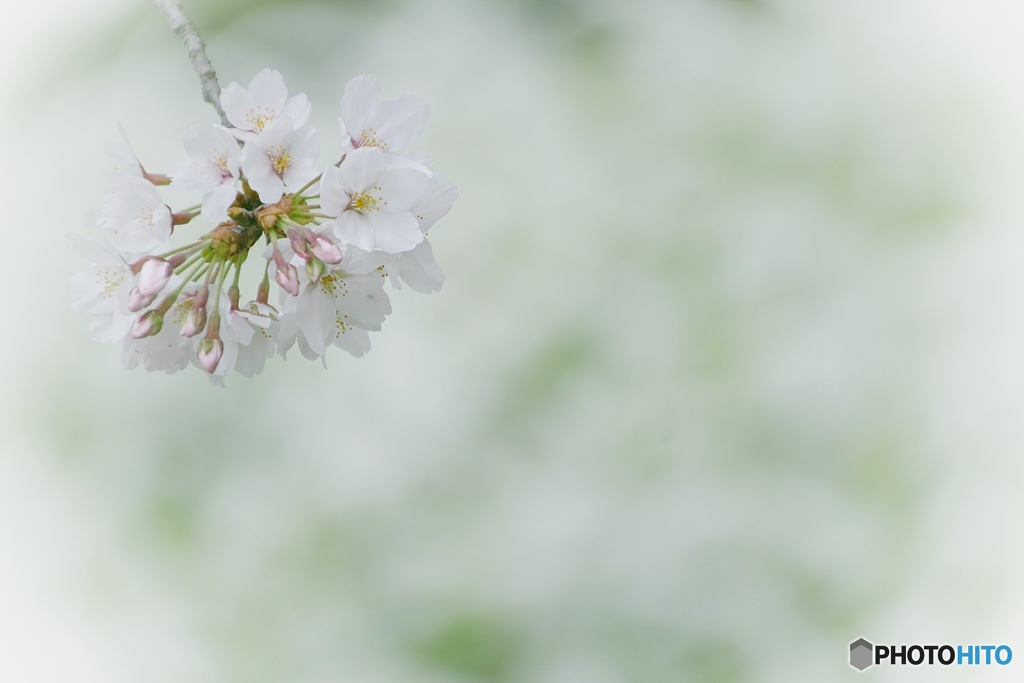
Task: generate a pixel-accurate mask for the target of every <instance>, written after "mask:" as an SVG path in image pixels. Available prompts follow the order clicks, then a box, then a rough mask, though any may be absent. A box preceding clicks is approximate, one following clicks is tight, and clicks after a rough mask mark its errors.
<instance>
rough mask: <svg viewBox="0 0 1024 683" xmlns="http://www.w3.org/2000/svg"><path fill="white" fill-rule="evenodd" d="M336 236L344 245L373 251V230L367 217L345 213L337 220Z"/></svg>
mask: <svg viewBox="0 0 1024 683" xmlns="http://www.w3.org/2000/svg"><path fill="white" fill-rule="evenodd" d="M334 236H335V237H337V238H338V239H339V240H341V242H342V243H343V244H351V245H352V246H354V247H358V248H359V249H362V250H363V251H373V228H371V227H370V225H369V223H368V222H367V221H366V217H365V216H363V215H360V214H359V213H358V212H356V211H344V212H342V214H341V215H340V216H338V218H337V219H335V221H334Z"/></svg>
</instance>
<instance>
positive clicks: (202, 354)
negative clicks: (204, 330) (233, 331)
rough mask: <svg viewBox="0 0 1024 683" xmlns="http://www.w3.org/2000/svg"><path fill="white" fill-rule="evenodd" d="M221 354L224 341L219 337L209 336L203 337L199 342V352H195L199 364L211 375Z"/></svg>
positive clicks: (222, 353)
mask: <svg viewBox="0 0 1024 683" xmlns="http://www.w3.org/2000/svg"><path fill="white" fill-rule="evenodd" d="M223 355H224V342H222V341H221V340H220V339H209V338H207V339H204V340H203V341H202V343H200V344H199V352H198V353H197V354H196V356H198V358H199V364H200V365H202V366H203V369H204V370H206V371H207V372H208V373H210V374H211V375H212V374H213V371H214V370H216V369H217V364H218V363H220V357H221V356H223Z"/></svg>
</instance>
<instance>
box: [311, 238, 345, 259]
mask: <svg viewBox="0 0 1024 683" xmlns="http://www.w3.org/2000/svg"><path fill="white" fill-rule="evenodd" d="M310 248H311V249H312V251H313V255H314V256H316V257H317V258H318V259H320V260H321V261H323V262H324V263H329V264H331V265H336V264H338V263H341V256H342V254H341V249H339V248H338V245H336V244H335V243H334V242H332V241H331V240H330V239H328V238H326V237H324V236H323V235H316V236H315V237H314V238H313V239H312V240H311V241H310Z"/></svg>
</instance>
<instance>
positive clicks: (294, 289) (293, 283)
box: [274, 263, 299, 296]
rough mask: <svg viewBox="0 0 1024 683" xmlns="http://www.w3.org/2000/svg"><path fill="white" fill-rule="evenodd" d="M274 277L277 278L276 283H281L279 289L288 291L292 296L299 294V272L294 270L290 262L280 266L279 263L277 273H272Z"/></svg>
mask: <svg viewBox="0 0 1024 683" xmlns="http://www.w3.org/2000/svg"><path fill="white" fill-rule="evenodd" d="M274 279H275V280H277V284H279V285H281V289H283V290H284V291H286V292H288V293H289V294H291V295H292V296H298V295H299V273H298V271H297V270H295V266H293V265H291V264H290V263H286V264H285V265H284V267H283V268H282V267H281V265H280V264H278V266H277V273H276V274H275V275H274Z"/></svg>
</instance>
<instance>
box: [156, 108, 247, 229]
mask: <svg viewBox="0 0 1024 683" xmlns="http://www.w3.org/2000/svg"><path fill="white" fill-rule="evenodd" d="M182 142H183V144H184V146H185V151H186V152H187V153H188V155H189V157H190V158H189V160H188V161H184V162H182V163H180V164H178V165H177V166H176V167H175V168H174V169H173V170H172V171H171V174H170V175H171V187H173V188H175V189H180V190H185V191H187V192H200V193H202V195H203V202H202V214H201V215H202V217H203V219H204V220H207V221H210V222H211V223H219V222H220V221H222V220H224V219H225V218H226V217H227V210H228V207H229V206H231V204H232V203H233V202H234V201H235V196H236V195H237V193H238V177H239V174H240V172H241V166H242V150H241V148H240V147H239V146H238V140H236V139H235V137H234V136H233V135H231V133H229V132H228V131H227V129H226V128H224V127H223V126H192V127H191V128H189V129H188V132H186V133H185V136H184V138H183V139H182Z"/></svg>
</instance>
